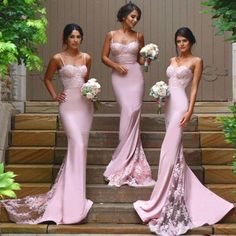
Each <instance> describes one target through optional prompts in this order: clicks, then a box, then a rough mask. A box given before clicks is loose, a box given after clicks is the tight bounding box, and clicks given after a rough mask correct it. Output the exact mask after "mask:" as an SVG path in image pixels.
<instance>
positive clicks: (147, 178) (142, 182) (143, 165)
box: [107, 144, 155, 187]
mask: <svg viewBox="0 0 236 236" xmlns="http://www.w3.org/2000/svg"><path fill="white" fill-rule="evenodd" d="M107 181H109V184H108V185H110V186H116V187H120V186H121V185H124V184H127V185H129V186H134V187H138V186H152V185H154V184H155V181H154V180H153V179H152V176H151V168H150V166H149V164H148V162H147V160H146V156H145V153H144V151H143V147H142V145H141V144H139V145H137V147H136V149H135V152H134V156H133V157H132V159H131V161H130V163H129V164H128V165H127V166H126V167H125V168H124V169H121V170H119V171H117V172H116V173H115V174H113V175H110V176H109V177H108V178H107Z"/></svg>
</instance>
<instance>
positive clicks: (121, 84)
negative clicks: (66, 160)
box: [104, 40, 155, 187]
mask: <svg viewBox="0 0 236 236" xmlns="http://www.w3.org/2000/svg"><path fill="white" fill-rule="evenodd" d="M110 49H111V54H112V56H113V58H114V61H116V62H117V63H119V64H121V65H124V66H125V67H126V68H128V73H127V74H126V75H120V74H118V73H117V72H116V71H113V72H112V85H113V90H114V92H115V95H116V98H117V101H118V103H119V106H120V109H121V115H120V128H119V145H118V147H117V148H116V150H115V152H114V154H113V156H112V160H111V162H110V163H109V165H108V166H107V168H106V170H105V172H104V176H105V178H106V179H107V180H108V181H109V185H112V186H117V187H119V186H121V185H124V184H127V185H130V186H141V185H153V184H154V183H155V182H154V181H153V180H152V177H151V169H150V166H149V164H148V162H147V160H146V156H145V154H144V151H143V147H142V143H141V140H140V115H141V105H142V98H143V93H144V79H143V74H142V71H141V67H140V65H139V64H138V63H137V55H138V53H139V43H138V40H135V41H132V42H130V43H128V44H121V43H118V42H113V40H112V42H111V44H110Z"/></svg>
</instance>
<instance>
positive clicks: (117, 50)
mask: <svg viewBox="0 0 236 236" xmlns="http://www.w3.org/2000/svg"><path fill="white" fill-rule="evenodd" d="M110 48H111V54H112V56H113V58H114V61H115V62H117V63H120V64H133V63H135V62H137V55H138V52H139V43H138V41H137V40H135V41H132V42H129V43H128V44H122V43H118V42H111V45H110Z"/></svg>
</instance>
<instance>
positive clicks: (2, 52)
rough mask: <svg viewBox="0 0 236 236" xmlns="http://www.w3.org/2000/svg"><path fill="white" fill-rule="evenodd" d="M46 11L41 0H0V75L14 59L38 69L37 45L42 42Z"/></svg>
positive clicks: (31, 68) (44, 33)
mask: <svg viewBox="0 0 236 236" xmlns="http://www.w3.org/2000/svg"><path fill="white" fill-rule="evenodd" d="M46 26H47V19H46V10H45V8H44V7H42V0H2V1H0V75H4V74H6V72H7V68H8V65H9V64H11V63H14V62H18V63H19V64H20V63H21V60H23V62H24V63H25V65H26V67H27V68H28V69H29V70H34V69H36V70H40V69H41V68H42V61H41V59H40V58H39V57H38V55H37V53H38V51H37V46H38V45H39V44H43V43H46V39H47V37H46Z"/></svg>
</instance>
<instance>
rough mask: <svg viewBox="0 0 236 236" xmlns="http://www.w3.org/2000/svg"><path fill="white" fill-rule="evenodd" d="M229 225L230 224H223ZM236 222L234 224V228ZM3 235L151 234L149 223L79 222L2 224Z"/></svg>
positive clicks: (206, 230) (199, 231)
mask: <svg viewBox="0 0 236 236" xmlns="http://www.w3.org/2000/svg"><path fill="white" fill-rule="evenodd" d="M224 225H228V224H223V226H224ZM233 225H234V224H232V229H233V227H234V226H233ZM213 227H214V226H203V227H199V228H196V229H192V230H189V231H188V232H187V233H186V234H187V235H189V234H190V235H193V234H194V235H195V236H197V235H212V234H213ZM1 231H2V234H3V235H2V236H9V235H8V234H23V233H24V234H26V233H27V234H28V235H29V236H33V235H30V234H54V235H55V234H63V235H67V234H73V235H80V236H89V235H93V236H106V235H107V236H116V235H123V236H133V235H140V236H148V235H151V233H150V230H149V228H148V226H147V225H143V224H95V223H90V224H88V223H87V224H79V225H47V224H40V225H29V224H27V225H26V224H25V225H24V224H14V223H2V224H1Z"/></svg>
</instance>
